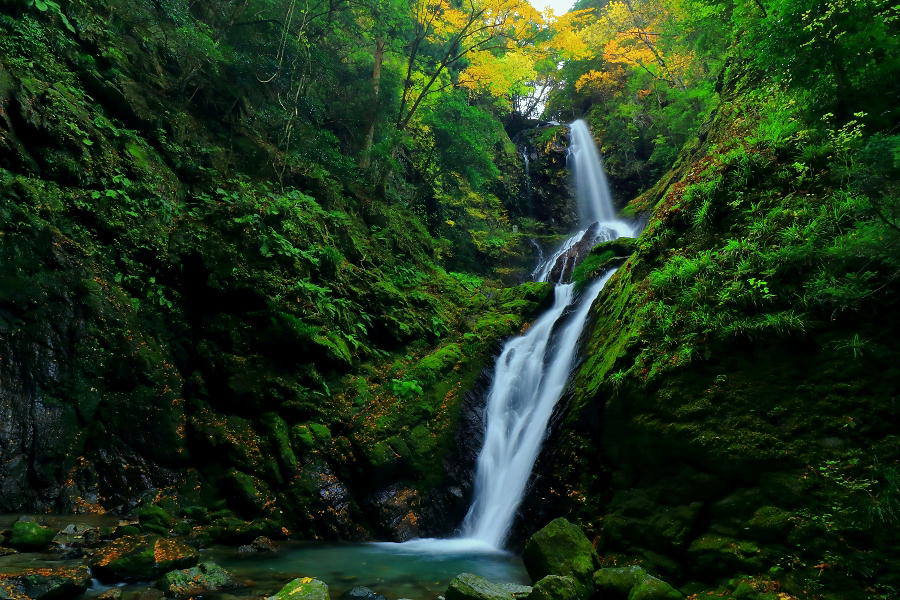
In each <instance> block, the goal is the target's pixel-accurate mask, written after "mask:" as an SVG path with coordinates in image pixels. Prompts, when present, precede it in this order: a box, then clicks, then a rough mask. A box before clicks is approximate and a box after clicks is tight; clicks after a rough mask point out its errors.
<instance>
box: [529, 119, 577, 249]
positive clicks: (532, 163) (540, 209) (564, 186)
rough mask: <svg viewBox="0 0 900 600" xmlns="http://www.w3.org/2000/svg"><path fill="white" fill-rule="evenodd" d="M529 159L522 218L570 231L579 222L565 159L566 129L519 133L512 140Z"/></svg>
mask: <svg viewBox="0 0 900 600" xmlns="http://www.w3.org/2000/svg"><path fill="white" fill-rule="evenodd" d="M514 141H515V142H516V144H517V146H518V147H519V149H520V151H521V153H522V154H523V155H524V156H525V157H527V158H528V173H527V182H526V186H525V189H526V195H527V198H528V203H527V204H528V206H527V207H525V208H524V209H523V212H524V213H525V215H524V216H529V217H531V218H534V219H537V220H539V221H542V222H544V223H548V224H550V225H551V226H552V227H554V228H556V229H558V230H559V231H561V232H562V231H569V230H571V229H572V228H573V227H574V226H575V225H576V224H577V223H578V211H577V209H576V206H575V200H574V198H575V195H574V194H573V191H572V182H571V178H570V176H569V170H568V166H567V164H566V158H567V156H568V154H569V139H568V127H565V126H551V127H537V128H535V129H528V130H525V131H522V132H521V133H519V134H518V135H517V136H516V138H515V140H514Z"/></svg>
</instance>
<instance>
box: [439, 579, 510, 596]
mask: <svg viewBox="0 0 900 600" xmlns="http://www.w3.org/2000/svg"><path fill="white" fill-rule="evenodd" d="M444 598H446V600H513V598H514V597H513V595H512V592H510V591H508V590H506V589H504V588H503V586H501V585H498V584H496V583H493V582H491V581H488V580H487V579H485V578H484V577H482V576H481V575H475V574H473V573H462V574H461V575H457V576H456V577H454V578H453V581H451V582H450V585H449V586H448V587H447V592H446V593H445V594H444Z"/></svg>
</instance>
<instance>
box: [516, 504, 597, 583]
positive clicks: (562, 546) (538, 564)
mask: <svg viewBox="0 0 900 600" xmlns="http://www.w3.org/2000/svg"><path fill="white" fill-rule="evenodd" d="M522 560H523V561H524V563H525V568H526V569H527V570H528V575H530V576H531V579H532V580H533V581H538V580H540V579H543V578H544V577H546V576H547V575H566V576H569V577H571V578H573V579H574V580H575V583H576V584H577V585H578V588H579V594H580V595H581V596H583V597H585V598H586V597H588V596H590V595H591V592H592V591H593V582H592V579H591V576H592V575H593V573H594V569H595V567H596V565H597V555H596V553H595V552H594V548H593V546H591V542H590V541H589V540H588V539H587V537H586V536H585V535H584V532H583V531H582V530H581V529H580V528H579V527H578V526H577V525H574V524H572V523H571V522H569V521H567V520H566V519H563V518H559V519H554V520H553V521H551V522H550V523H548V524H547V525H546V526H545V527H544V528H543V529H541V530H540V531H538V532H537V533H535V534H534V535H533V536H531V538H530V539H529V540H528V543H527V544H525V552H524V553H523V554H522Z"/></svg>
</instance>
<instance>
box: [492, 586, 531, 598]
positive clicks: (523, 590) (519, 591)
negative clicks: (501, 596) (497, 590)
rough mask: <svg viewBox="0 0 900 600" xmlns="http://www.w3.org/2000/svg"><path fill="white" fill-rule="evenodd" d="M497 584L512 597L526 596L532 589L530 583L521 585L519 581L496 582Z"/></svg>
mask: <svg viewBox="0 0 900 600" xmlns="http://www.w3.org/2000/svg"><path fill="white" fill-rule="evenodd" d="M497 585H498V586H500V587H501V588H503V589H504V590H506V591H507V592H509V593H510V594H512V595H513V598H527V597H528V595H529V594H530V593H531V590H532V589H534V588H532V587H531V586H530V585H522V584H521V583H498V584H497Z"/></svg>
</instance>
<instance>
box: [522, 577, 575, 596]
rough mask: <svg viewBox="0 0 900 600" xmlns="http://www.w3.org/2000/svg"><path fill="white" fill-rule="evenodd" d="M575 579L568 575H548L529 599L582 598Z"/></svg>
mask: <svg viewBox="0 0 900 600" xmlns="http://www.w3.org/2000/svg"><path fill="white" fill-rule="evenodd" d="M579 593H580V589H579V586H578V584H577V583H576V582H575V580H574V579H573V578H571V577H569V576H567V575H547V576H546V577H544V578H543V579H541V580H540V581H538V582H537V583H536V584H534V591H532V592H531V595H530V596H528V600H581V598H582V596H579Z"/></svg>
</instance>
